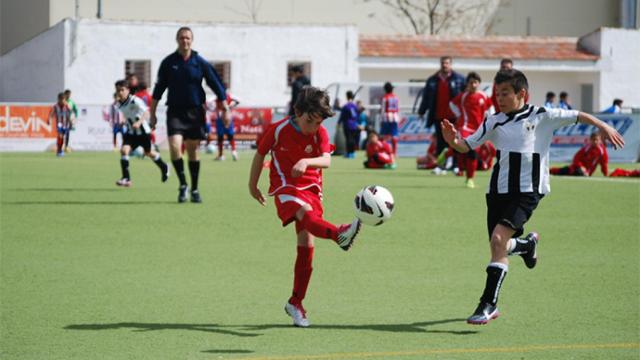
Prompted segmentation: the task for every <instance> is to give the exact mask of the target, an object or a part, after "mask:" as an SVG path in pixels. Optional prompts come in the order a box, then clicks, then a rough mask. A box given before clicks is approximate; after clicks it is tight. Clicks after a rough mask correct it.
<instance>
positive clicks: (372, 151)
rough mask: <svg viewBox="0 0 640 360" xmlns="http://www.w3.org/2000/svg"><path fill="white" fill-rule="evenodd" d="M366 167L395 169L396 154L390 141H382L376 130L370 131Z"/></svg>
mask: <svg viewBox="0 0 640 360" xmlns="http://www.w3.org/2000/svg"><path fill="white" fill-rule="evenodd" d="M364 167H366V168H368V169H395V167H396V164H395V162H394V155H393V150H392V149H391V146H389V143H387V142H384V141H380V138H379V137H378V134H377V133H376V132H375V131H372V132H370V133H369V138H368V140H367V160H366V161H365V162H364Z"/></svg>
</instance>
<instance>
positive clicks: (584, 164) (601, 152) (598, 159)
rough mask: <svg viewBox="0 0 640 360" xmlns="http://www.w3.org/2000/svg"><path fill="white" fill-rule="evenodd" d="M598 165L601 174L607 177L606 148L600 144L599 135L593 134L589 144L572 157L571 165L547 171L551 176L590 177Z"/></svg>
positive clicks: (607, 156)
mask: <svg viewBox="0 0 640 360" xmlns="http://www.w3.org/2000/svg"><path fill="white" fill-rule="evenodd" d="M598 164H599V165H600V170H602V174H603V175H604V176H607V175H608V174H609V169H608V165H609V155H608V154H607V146H606V145H605V144H604V143H603V142H602V138H601V137H600V133H597V132H595V133H593V134H591V137H590V138H589V143H588V144H587V145H585V146H583V147H582V148H581V149H580V150H578V152H577V153H576V154H575V155H574V156H573V162H572V163H571V165H569V166H565V167H562V168H559V167H554V168H551V169H549V172H550V173H551V174H552V175H571V176H591V175H593V173H594V172H595V171H596V167H598Z"/></svg>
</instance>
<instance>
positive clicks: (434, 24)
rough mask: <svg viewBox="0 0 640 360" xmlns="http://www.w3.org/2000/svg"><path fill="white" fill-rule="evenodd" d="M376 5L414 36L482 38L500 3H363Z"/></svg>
mask: <svg viewBox="0 0 640 360" xmlns="http://www.w3.org/2000/svg"><path fill="white" fill-rule="evenodd" d="M364 2H378V3H381V4H383V5H384V6H386V7H387V8H389V9H391V10H392V14H393V16H395V17H397V18H399V19H401V20H402V21H403V22H406V23H408V24H409V25H410V27H411V29H412V30H413V32H414V33H415V34H416V35H423V34H430V35H436V34H469V33H473V34H478V33H481V34H482V35H484V34H485V33H486V31H487V29H488V28H489V27H490V25H491V24H492V22H493V17H494V14H495V12H496V10H497V8H498V5H499V4H500V0H364Z"/></svg>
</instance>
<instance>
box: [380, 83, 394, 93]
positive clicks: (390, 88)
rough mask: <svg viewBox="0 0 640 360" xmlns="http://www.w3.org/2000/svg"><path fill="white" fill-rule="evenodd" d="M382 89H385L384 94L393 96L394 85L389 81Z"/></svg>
mask: <svg viewBox="0 0 640 360" xmlns="http://www.w3.org/2000/svg"><path fill="white" fill-rule="evenodd" d="M382 88H383V89H384V92H385V93H387V94H391V92H392V91H393V85H392V84H391V83H390V82H388V81H387V82H386V83H384V86H383V87H382Z"/></svg>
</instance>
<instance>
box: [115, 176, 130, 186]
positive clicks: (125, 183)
mask: <svg viewBox="0 0 640 360" xmlns="http://www.w3.org/2000/svg"><path fill="white" fill-rule="evenodd" d="M116 185H118V186H123V187H131V180H129V179H127V178H122V179H120V180H118V181H116Z"/></svg>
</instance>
